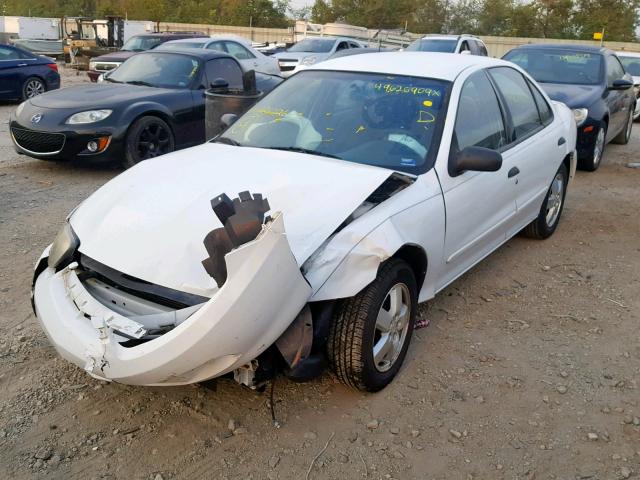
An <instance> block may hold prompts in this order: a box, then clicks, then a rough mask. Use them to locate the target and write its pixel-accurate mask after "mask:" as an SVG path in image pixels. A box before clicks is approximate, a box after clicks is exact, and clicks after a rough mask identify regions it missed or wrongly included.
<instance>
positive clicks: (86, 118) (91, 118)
mask: <svg viewBox="0 0 640 480" xmlns="http://www.w3.org/2000/svg"><path fill="white" fill-rule="evenodd" d="M111 112H113V110H87V111H86V112H80V113H75V114H73V115H71V116H70V117H69V118H67V121H66V122H65V123H67V124H69V125H77V124H81V123H95V122H99V121H101V120H104V119H105V118H107V117H108V116H109V115H111Z"/></svg>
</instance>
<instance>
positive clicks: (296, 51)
mask: <svg viewBox="0 0 640 480" xmlns="http://www.w3.org/2000/svg"><path fill="white" fill-rule="evenodd" d="M365 46H366V45H365V44H363V43H362V42H359V41H358V40H354V39H352V38H342V37H315V38H305V39H304V40H300V41H299V42H298V43H296V44H294V45H292V46H291V47H289V48H287V49H286V50H285V51H284V52H280V53H276V54H274V55H273V57H274V58H276V59H277V60H278V64H279V65H280V71H281V72H282V75H283V76H285V77H288V76H290V75H292V74H293V71H294V70H295V68H296V67H297V66H298V65H304V66H306V67H308V66H310V65H314V64H316V63H319V62H322V61H323V60H326V59H327V58H329V57H330V56H331V55H333V54H334V53H336V52H338V51H341V50H347V49H349V48H362V47H365Z"/></svg>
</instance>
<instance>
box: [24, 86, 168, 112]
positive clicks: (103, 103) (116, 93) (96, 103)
mask: <svg viewBox="0 0 640 480" xmlns="http://www.w3.org/2000/svg"><path fill="white" fill-rule="evenodd" d="M175 92H176V91H175V90H171V89H167V88H155V87H145V86H141V85H127V84H124V83H109V82H103V83H97V84H95V83H94V84H91V85H83V86H77V87H70V88H61V89H59V90H52V91H49V92H46V93H44V94H43V95H38V96H35V97H33V98H32V99H30V100H29V102H31V104H32V105H34V106H35V107H39V108H64V109H74V108H82V109H85V110H89V109H98V108H113V106H114V104H119V105H120V104H125V105H126V104H130V103H131V102H135V101H140V100H149V99H157V98H158V97H162V96H164V95H167V94H171V95H174V94H175Z"/></svg>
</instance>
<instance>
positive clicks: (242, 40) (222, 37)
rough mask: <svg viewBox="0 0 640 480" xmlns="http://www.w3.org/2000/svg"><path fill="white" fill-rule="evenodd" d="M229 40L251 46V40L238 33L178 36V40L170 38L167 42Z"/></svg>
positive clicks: (203, 42) (174, 43)
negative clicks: (197, 36) (190, 36)
mask: <svg viewBox="0 0 640 480" xmlns="http://www.w3.org/2000/svg"><path fill="white" fill-rule="evenodd" d="M221 40H222V41H225V40H226V41H231V42H238V43H241V44H243V45H245V46H251V40H248V39H246V38H244V37H241V36H239V35H211V36H210V37H199V38H180V39H178V40H171V41H170V42H167V43H172V44H173V45H176V44H179V43H202V44H205V43H210V42H219V41H221Z"/></svg>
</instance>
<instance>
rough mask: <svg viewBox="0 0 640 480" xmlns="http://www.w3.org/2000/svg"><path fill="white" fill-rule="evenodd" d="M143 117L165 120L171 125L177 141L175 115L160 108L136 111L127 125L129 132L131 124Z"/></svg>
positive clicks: (172, 133)
mask: <svg viewBox="0 0 640 480" xmlns="http://www.w3.org/2000/svg"><path fill="white" fill-rule="evenodd" d="M142 117H158V118H159V119H160V120H162V121H164V122H165V123H166V124H167V125H169V128H170V129H171V135H173V138H174V141H175V137H176V129H175V125H174V123H173V117H172V116H171V114H170V113H168V112H165V111H162V110H161V109H159V108H152V109H150V110H142V111H139V112H136V113H135V114H134V116H133V117H132V119H131V121H130V122H129V126H127V134H128V133H129V129H130V128H131V125H133V124H134V123H135V122H137V121H138V120H140V119H141V118H142Z"/></svg>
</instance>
